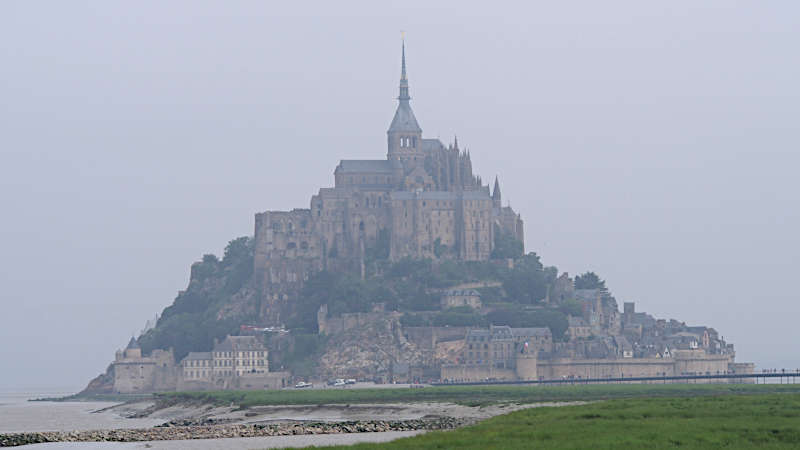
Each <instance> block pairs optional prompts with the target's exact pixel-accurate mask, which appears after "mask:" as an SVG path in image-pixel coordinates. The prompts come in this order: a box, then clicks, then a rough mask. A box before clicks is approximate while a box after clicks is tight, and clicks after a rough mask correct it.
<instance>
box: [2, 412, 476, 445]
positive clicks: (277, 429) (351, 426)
mask: <svg viewBox="0 0 800 450" xmlns="http://www.w3.org/2000/svg"><path fill="white" fill-rule="evenodd" d="M472 422H473V421H472V420H469V419H461V418H453V417H442V418H435V419H415V420H392V421H385V420H368V421H355V422H318V423H288V424H277V425H258V424H256V425H250V424H247V425H199V426H173V425H172V424H171V423H166V424H164V425H161V426H157V427H154V428H144V429H117V430H99V431H72V432H62V431H50V432H35V433H6V434H0V447H15V446H19V445H28V444H39V443H44V442H106V441H110V442H141V441H166V440H183V439H220V438H240V437H263V436H291V435H298V434H340V433H375V432H384V431H421V430H449V429H453V428H456V427H459V426H463V425H468V424H470V423H472Z"/></svg>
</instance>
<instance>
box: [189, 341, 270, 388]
mask: <svg viewBox="0 0 800 450" xmlns="http://www.w3.org/2000/svg"><path fill="white" fill-rule="evenodd" d="M181 371H182V375H183V379H184V380H186V381H204V382H214V381H215V380H221V379H224V378H233V377H241V376H248V375H258V374H265V373H268V372H269V352H268V351H267V348H266V347H265V346H264V344H263V343H262V342H261V341H259V340H258V339H256V337H255V336H227V337H226V338H225V339H224V340H223V341H222V342H215V343H214V348H213V350H212V351H210V352H190V353H189V354H188V355H186V357H185V358H183V360H181Z"/></svg>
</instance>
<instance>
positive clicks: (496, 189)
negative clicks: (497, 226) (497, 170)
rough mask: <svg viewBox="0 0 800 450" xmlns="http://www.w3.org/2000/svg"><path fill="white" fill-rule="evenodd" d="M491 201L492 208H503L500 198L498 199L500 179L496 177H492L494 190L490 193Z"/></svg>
mask: <svg viewBox="0 0 800 450" xmlns="http://www.w3.org/2000/svg"><path fill="white" fill-rule="evenodd" d="M492 201H493V203H494V206H495V207H497V208H500V207H502V206H503V203H502V197H500V179H499V178H498V177H497V175H495V176H494V190H493V192H492Z"/></svg>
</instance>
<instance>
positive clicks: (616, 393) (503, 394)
mask: <svg viewBox="0 0 800 450" xmlns="http://www.w3.org/2000/svg"><path fill="white" fill-rule="evenodd" d="M767 393H798V394H800V384H766V385H754V384H618V385H609V384H596V385H565V386H533V385H527V386H526V385H517V386H434V387H425V388H373V389H310V390H299V389H298V390H291V389H289V390H269V391H213V392H174V393H164V394H157V395H156V397H157V399H158V400H159V401H160V402H163V403H165V404H170V403H179V402H189V403H209V404H217V405H230V404H235V405H238V406H240V407H242V408H248V407H252V406H264V405H319V404H351V403H352V404H358V403H418V402H451V403H457V404H462V405H470V406H482V405H489V404H497V403H538V402H567V401H594V400H609V399H627V398H658V397H694V396H721V395H729V394H767Z"/></svg>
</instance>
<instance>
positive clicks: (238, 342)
mask: <svg viewBox="0 0 800 450" xmlns="http://www.w3.org/2000/svg"><path fill="white" fill-rule="evenodd" d="M264 349H265V348H264V344H262V343H261V342H259V341H258V339H256V338H255V336H228V337H226V338H225V340H224V341H222V342H220V343H219V344H217V345H215V346H214V351H215V352H233V351H247V350H264Z"/></svg>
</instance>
